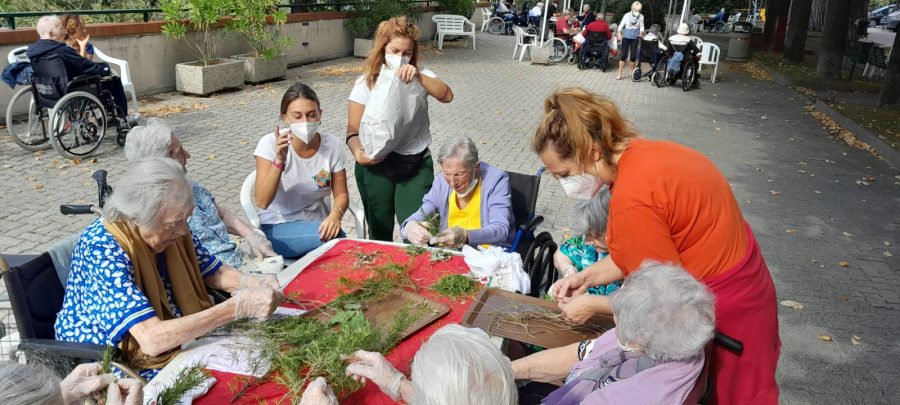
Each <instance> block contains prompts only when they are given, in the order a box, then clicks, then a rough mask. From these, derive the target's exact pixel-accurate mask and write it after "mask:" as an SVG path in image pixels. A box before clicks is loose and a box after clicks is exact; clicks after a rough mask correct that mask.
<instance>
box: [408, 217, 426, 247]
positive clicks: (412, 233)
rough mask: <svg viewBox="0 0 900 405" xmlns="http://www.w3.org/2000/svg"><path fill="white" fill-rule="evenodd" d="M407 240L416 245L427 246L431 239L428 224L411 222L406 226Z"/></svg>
mask: <svg viewBox="0 0 900 405" xmlns="http://www.w3.org/2000/svg"><path fill="white" fill-rule="evenodd" d="M405 231H406V239H407V240H409V241H410V242H412V243H413V244H416V245H427V244H428V240H429V239H431V232H429V231H428V223H427V222H415V221H413V222H410V223H408V224H406V229H405Z"/></svg>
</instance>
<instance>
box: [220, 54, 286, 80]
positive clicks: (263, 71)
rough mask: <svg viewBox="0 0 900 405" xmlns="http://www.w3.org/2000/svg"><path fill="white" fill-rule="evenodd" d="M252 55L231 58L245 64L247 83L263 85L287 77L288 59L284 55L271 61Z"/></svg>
mask: <svg viewBox="0 0 900 405" xmlns="http://www.w3.org/2000/svg"><path fill="white" fill-rule="evenodd" d="M252 55H253V54H251V53H245V54H242V55H234V56H232V57H231V59H235V60H240V61H243V62H244V82H245V83H250V84H256V83H262V82H266V81H269V80H273V79H280V78H282V77H285V76H287V58H285V56H284V55H278V57H276V58H275V59H272V60H269V61H267V60H263V59H260V58H257V57H254V56H252Z"/></svg>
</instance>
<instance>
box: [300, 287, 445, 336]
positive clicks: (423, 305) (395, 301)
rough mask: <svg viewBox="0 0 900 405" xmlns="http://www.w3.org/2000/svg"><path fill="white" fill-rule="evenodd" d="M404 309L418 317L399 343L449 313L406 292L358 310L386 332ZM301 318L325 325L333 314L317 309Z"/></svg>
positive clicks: (397, 291)
mask: <svg viewBox="0 0 900 405" xmlns="http://www.w3.org/2000/svg"><path fill="white" fill-rule="evenodd" d="M404 308H410V313H411V314H419V316H417V317H416V320H415V322H413V323H412V324H410V325H409V326H408V327H407V328H406V329H404V330H403V333H401V334H400V340H401V341H402V340H403V339H406V338H407V337H409V335H412V334H413V333H416V331H418V330H419V329H422V328H424V327H426V326H428V324H430V323H432V322H434V321H436V320H438V319H440V318H441V317H442V316H444V315H447V314H448V313H449V312H450V307H448V306H447V305H445V304H442V303H440V302H435V301H431V300H429V299H427V298H425V297H423V296H421V295H418V294H414V293H411V292H409V291H406V290H394V291H392V292H391V293H390V294H389V295H388V296H387V297H384V298H382V299H380V300H377V301H370V302H364V303H362V307H361V308H360V310H362V312H363V316H365V317H366V320H368V321H369V322H371V323H372V325H373V326H375V328H376V329H378V330H381V331H387V330H390V327H391V325H393V323H394V318H395V317H396V316H397V313H398V312H400V311H401V310H403V309H404ZM418 311H421V312H418ZM303 316H308V317H312V318H315V319H318V320H319V321H322V322H326V323H327V322H328V321H329V320H330V319H331V317H332V316H334V312H332V311H328V310H326V309H324V308H323V307H319V308H316V309H313V310H310V311H309V312H307V313H305V314H303Z"/></svg>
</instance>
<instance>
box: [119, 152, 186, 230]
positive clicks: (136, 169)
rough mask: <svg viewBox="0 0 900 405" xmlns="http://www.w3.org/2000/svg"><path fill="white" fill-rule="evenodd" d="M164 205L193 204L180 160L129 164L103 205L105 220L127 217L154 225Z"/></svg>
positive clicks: (141, 223) (129, 219)
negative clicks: (129, 166) (104, 205)
mask: <svg viewBox="0 0 900 405" xmlns="http://www.w3.org/2000/svg"><path fill="white" fill-rule="evenodd" d="M168 208H176V209H183V210H184V211H185V212H187V213H190V212H191V210H193V208H194V193H193V189H192V186H191V182H190V181H188V179H187V177H185V175H184V169H183V168H182V167H181V164H180V163H178V162H176V161H174V160H172V159H153V160H144V161H139V162H138V163H137V164H135V165H133V166H131V168H129V169H128V171H126V172H125V174H123V175H122V178H121V180H119V181H118V182H116V184H115V187H114V188H113V193H112V195H110V197H109V200H107V202H106V207H105V208H104V209H103V215H104V217H105V218H106V219H107V220H109V221H117V220H128V221H131V222H133V223H134V224H135V225H138V226H141V227H150V228H154V227H156V226H158V225H159V224H160V222H161V220H162V218H161V217H162V215H163V213H164V212H165V211H166V209H168Z"/></svg>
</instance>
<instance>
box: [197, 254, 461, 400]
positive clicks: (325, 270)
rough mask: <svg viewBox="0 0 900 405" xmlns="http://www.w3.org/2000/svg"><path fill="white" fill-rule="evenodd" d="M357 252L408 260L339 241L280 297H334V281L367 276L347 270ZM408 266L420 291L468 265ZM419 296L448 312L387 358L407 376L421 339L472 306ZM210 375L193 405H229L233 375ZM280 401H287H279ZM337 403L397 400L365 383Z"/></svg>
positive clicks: (269, 390) (265, 390) (265, 388)
mask: <svg viewBox="0 0 900 405" xmlns="http://www.w3.org/2000/svg"><path fill="white" fill-rule="evenodd" d="M357 249H359V250H360V251H363V252H371V251H374V250H379V251H381V252H382V253H383V254H382V255H380V256H379V259H378V260H379V262H381V261H387V260H390V259H393V260H394V261H397V262H404V263H405V262H406V261H407V260H409V257H408V256H407V255H406V252H404V250H403V249H402V248H399V247H395V246H388V245H381V244H377V243H369V242H360V241H354V240H343V241H340V242H338V243H337V244H335V245H334V247H332V248H331V249H329V250H328V251H327V252H326V253H325V254H323V255H322V256H321V257H319V258H317V259H316V260H315V261H313V262H312V263H311V264H310V265H309V266H307V267H306V269H305V270H303V272H301V273H300V274H299V275H298V276H297V277H296V278H295V279H294V280H293V281H291V282H290V283H289V284H288V285H287V286H286V287H285V288H284V291H285V293H286V294H291V293H299V296H298V297H297V298H299V299H301V300H314V301H322V302H328V301H330V300H331V299H333V298H334V297H335V295H336V290H337V289H338V286H336V281H337V279H338V277H340V276H345V277H350V278H357V279H362V278H366V277H368V272H367V271H357V272H354V271H352V266H353V262H354V261H355V260H356V258H355V256H354V255H353V254H352V253H351V252H354V251H356V250H357ZM412 268H413V270H412V271H411V272H410V275H411V277H412V279H413V281H415V282H416V284H417V285H419V286H420V287H429V286H431V284H433V283H434V282H435V281H437V279H438V278H440V277H441V276H443V275H445V274H450V273H456V274H464V273H467V272H468V271H469V268H468V266H466V264H465V262H463V259H462V256H454V257H452V258H451V259H450V260H448V261H446V262H441V263H435V264H432V263H431V262H430V258H429V255H428V254H427V253H426V254H423V255H420V256H418V257H417V258H416V260H415V264H414V266H412ZM354 273H356V274H354ZM419 294H421V295H423V296H425V297H427V298H429V299H431V300H434V301H439V302H443V303H445V304H447V305H448V306H449V307H450V313H449V314H447V315H446V316H444V317H443V318H441V319H438V320H437V321H435V322H434V323H432V324H431V325H429V326H427V327H425V328H423V329H421V330H419V331H418V332H416V333H415V334H413V335H411V336H410V337H408V338H407V339H406V340H404V341H403V342H401V343H400V344H399V345H398V346H397V347H396V348H394V350H392V351H391V352H390V353H389V354H388V356H387V359H388V360H389V361H390V362H391V363H392V364H393V365H394V367H396V368H397V369H398V370H400V371H401V372H403V373H405V374H407V375H409V369H410V363H412V359H413V357H414V356H415V354H416V352H417V351H418V350H419V347H421V346H422V343H424V342H425V340H427V339H428V337H429V336H431V334H432V333H434V332H435V331H436V330H437V329H439V328H440V327H442V326H444V325H447V324H450V323H459V322H460V320H461V319H462V316H463V314H464V313H465V312H466V310H467V309H468V308H469V305H471V304H472V299H471V298H469V299H458V300H451V299H448V298H444V297H440V296H435V295H434V294H433V293H431V291H429V289H428V288H420V291H419ZM347 354H349V353H347ZM211 373H212V375H213V376H214V377H216V379H218V382H217V383H216V384H215V385H214V386H213V387H212V388H211V389H210V391H209V393H207V394H206V395H204V396H203V397H201V398H200V399H199V400H197V401H195V402H194V403H196V404H199V405H212V404H227V403H229V401H230V400H231V397H232V394H231V392H230V391H229V389H228V384H229V383H230V382H231V381H232V380H233V379H234V378H236V377H237V375H234V374H230V373H223V372H218V371H211ZM284 393H285V390H284V389H283V388H282V387H280V386H278V385H277V384H275V383H271V382H269V383H265V384H262V385H260V386H257V387H254V388H253V389H251V390H248V391H247V392H246V393H245V394H244V395H243V396H242V397H241V398H240V399H238V400H237V401H235V402H234V403H236V404H256V403H258V402H259V400H261V399H265V400H266V401H267V402H269V403H278V402H279V400H281V399H282V398H283V396H284ZM282 403H289V402H288V401H282ZM341 403H344V404H394V403H396V402H395V401H393V400H391V399H390V398H389V397H388V396H386V395H384V394H382V393H381V390H379V389H378V386H376V385H375V384H372V383H371V382H369V383H367V384H366V386H365V387H363V388H362V389H360V390H359V391H356V392H355V393H353V394H352V395H351V396H349V397H348V398H346V399H344V400H343V401H342V402H341Z"/></svg>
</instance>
